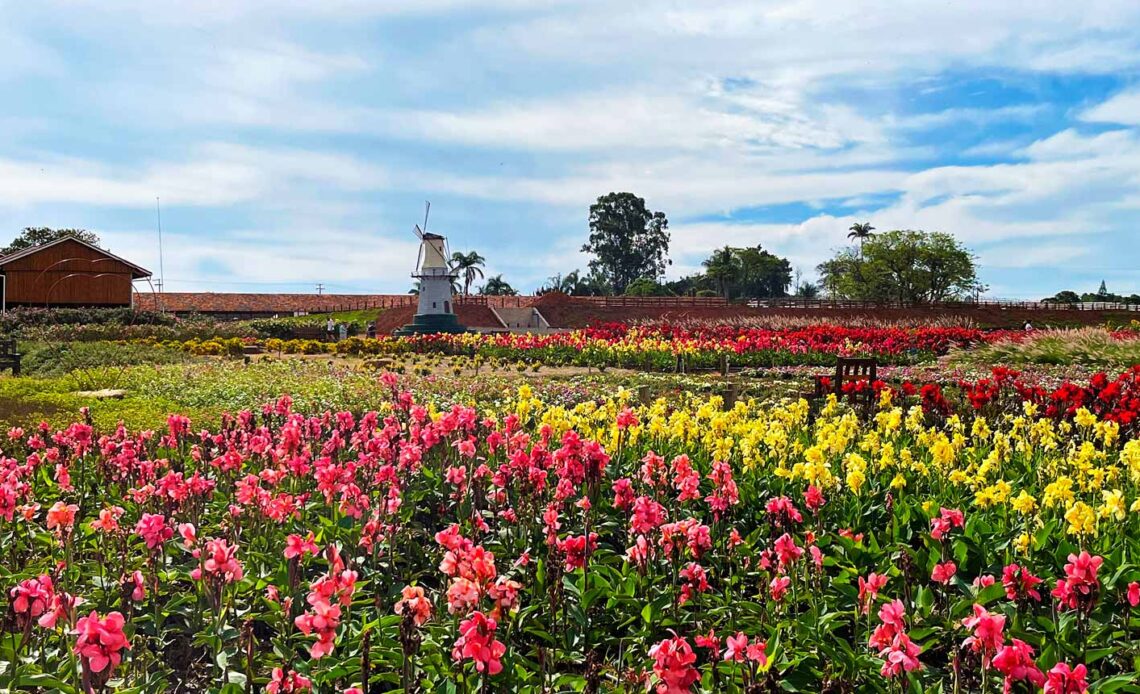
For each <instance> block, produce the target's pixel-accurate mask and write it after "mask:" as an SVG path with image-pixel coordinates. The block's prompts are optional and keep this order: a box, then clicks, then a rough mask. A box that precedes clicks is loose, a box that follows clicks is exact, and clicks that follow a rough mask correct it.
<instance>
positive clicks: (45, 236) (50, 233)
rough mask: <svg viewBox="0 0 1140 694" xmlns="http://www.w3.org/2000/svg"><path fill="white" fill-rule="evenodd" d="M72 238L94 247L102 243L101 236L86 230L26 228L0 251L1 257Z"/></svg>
mask: <svg viewBox="0 0 1140 694" xmlns="http://www.w3.org/2000/svg"><path fill="white" fill-rule="evenodd" d="M67 236H71V237H74V238H77V239H79V240H80V241H85V242H87V243H89V244H91V245H92V246H98V245H99V244H100V243H101V241H100V240H99V236H98V235H96V234H95V233H94V232H91V231H87V230H86V229H49V228H48V227H25V228H24V230H23V231H22V232H20V235H19V236H17V237H16V238H15V239H13V240H12V243H10V244H8V246H7V247H6V248H4V249H3V250H0V255H8V254H9V253H15V252H16V251H22V250H23V249H25V248H31V247H32V246H41V245H43V244H45V243H50V242H52V241H55V240H56V239H60V238H64V237H67Z"/></svg>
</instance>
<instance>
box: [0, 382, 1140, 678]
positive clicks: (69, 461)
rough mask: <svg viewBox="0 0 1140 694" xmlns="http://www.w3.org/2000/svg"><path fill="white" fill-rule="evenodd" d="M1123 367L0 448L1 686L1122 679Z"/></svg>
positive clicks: (1134, 662) (71, 438)
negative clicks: (859, 410) (853, 403)
mask: <svg viewBox="0 0 1140 694" xmlns="http://www.w3.org/2000/svg"><path fill="white" fill-rule="evenodd" d="M1138 378H1140V372H1138V371H1131V372H1128V373H1126V374H1123V375H1122V376H1121V377H1120V378H1118V379H1115V380H1113V379H1111V378H1109V377H1103V378H1102V377H1094V379H1093V382H1092V383H1090V384H1089V385H1088V386H1076V385H1072V384H1070V385H1069V386H1063V387H1062V388H1060V389H1057V390H1056V391H1050V392H1047V393H1046V392H1038V391H1036V390H1034V389H1033V388H1031V387H1029V386H1026V385H1025V384H1022V383H1021V382H1020V379H1019V377H1018V375H1017V374H1016V373H1013V372H1005V371H998V372H995V373H994V374H993V375H992V377H991V378H990V379H987V380H986V382H985V383H979V382H974V383H972V384H963V386H962V388H963V392H965V393H968V394H969V397H968V398H967V400H966V402H968V404H964V405H961V406H957V405H951V404H950V403H949V402H948V401H946V400H945V399H944V398H942V397H941V394H940V392H936V391H935V390H932V389H931V388H928V387H921V388H920V387H913V388H911V387H905V388H898V389H892V388H885V387H879V388H878V401H879V404H878V407H877V408H876V412H875V413H874V415H873V416H872V417H871V418H870V419H869V420H868V421H866V422H861V421H860V420H859V419H858V418H856V416H855V414H854V413H853V412H852V411H850V410H849V409H848V408H847V407H846V405H844V404H843V403H841V402H838V401H835V400H831V401H828V402H826V403H822V404H821V406H820V407H819V408H818V409H817V410H816V411H812V410H811V409H809V406H808V403H806V402H804V401H798V402H797V401H784V402H780V403H767V402H757V401H754V400H748V401H740V402H737V403H735V404H733V405H732V406H730V407H727V408H726V407H725V406H724V403H723V402H722V401H721V400H720V398H719V397H716V396H714V397H710V398H704V397H698V396H692V395H677V396H676V397H670V398H669V399H667V400H666V399H659V400H657V401H656V402H653V403H651V404H646V405H641V404H637V403H635V402H634V400H633V398H631V396H630V394H629V393H627V392H624V391H618V392H616V393H614V394H612V395H611V396H608V397H601V398H597V399H588V400H585V401H583V402H580V403H579V404H576V405H559V404H554V403H546V402H543V401H542V400H541V399H540V398H539V397H538V396H537V395H536V394H535V393H534V392H533V391H531V389H530V388H529V387H527V386H523V387H521V388H520V390H519V392H518V394H517V396H516V397H514V398H513V399H511V400H510V401H507V402H503V403H501V404H500V405H498V406H497V407H496V408H494V409H493V410H487V411H484V410H482V409H473V408H467V407H462V406H454V407H450V408H442V409H439V410H437V409H436V408H435V407H434V406H430V405H428V406H425V405H424V404H421V403H420V398H419V397H418V395H417V393H416V392H414V391H409V390H406V389H405V387H404V385H403V382H402V381H401V380H400V379H399V378H398V377H397V376H395V375H393V374H385V375H384V376H383V377H382V378H381V382H380V383H379V384H377V389H378V390H379V392H380V393H381V394H384V393H386V397H383V398H382V400H383V402H382V403H381V405H380V407H379V408H378V410H377V411H374V412H357V413H355V414H352V413H348V412H325V413H313V412H299V411H294V407H293V403H292V401H291V400H290V399H289V398H288V397H282V398H281V399H279V400H277V401H276V402H274V403H271V404H269V405H266V406H264V407H261V408H258V409H256V410H252V411H243V412H239V413H237V414H235V415H234V416H232V417H226V418H224V419H223V421H222V423H221V425H220V426H218V427H216V428H213V429H206V430H203V429H200V428H199V427H198V426H196V425H195V423H194V422H191V421H190V420H189V419H187V418H186V417H183V416H180V415H173V416H171V417H170V418H169V419H168V421H167V422H166V426H165V428H164V429H163V430H161V431H153V432H152V431H128V430H126V429H124V428H121V427H120V428H117V429H115V428H112V429H108V430H96V429H95V428H94V427H93V426H92V425H91V423H90V421H89V420H87V419H83V418H81V419H80V420H79V421H76V422H73V423H71V424H70V425H69V426H66V427H63V428H60V429H53V428H52V427H49V426H46V425H45V426H43V427H32V428H28V429H26V430H22V429H12V430H11V431H9V432H8V434H7V437H6V442H5V444H4V446H3V458H2V460H0V479H2V484H0V518H2V525H0V553H2V556H3V561H2V562H0V571H2V574H0V575H2V579H3V582H4V586H5V590H6V594H7V598H8V604H7V612H6V614H5V618H4V622H3V624H4V629H3V631H4V632H5V633H3V634H0V654H2V656H0V665H2V666H3V669H2V671H0V687H4V688H7V689H9V690H13V689H22V690H26V691H44V692H47V691H59V692H95V691H120V692H153V691H185V692H198V691H218V692H246V691H267V692H306V691H313V692H336V693H338V694H340V693H358V692H387V691H401V690H403V691H436V690H438V691H451V692H464V691H466V692H476V691H488V692H491V691H496V692H498V691H535V692H543V691H548V692H563V691H628V692H642V691H646V689H647V688H648V689H650V690H652V691H657V692H661V693H673V692H686V691H704V692H765V691H813V692H820V691H822V692H856V691H900V690H904V691H915V692H939V691H941V692H950V691H985V690H990V691H997V690H998V688H1000V687H1005V688H1006V690H1007V691H1038V690H1041V689H1044V690H1045V691H1046V692H1081V691H1086V690H1088V691H1100V692H1112V691H1138V688H1137V683H1136V681H1135V674H1134V673H1135V671H1136V670H1137V668H1138V665H1140V563H1138V562H1137V557H1138V555H1140V536H1138V535H1137V522H1138V521H1137V518H1138V515H1140V514H1138V511H1140V441H1137V440H1136V439H1134V438H1132V437H1133V435H1134V427H1133V425H1134V422H1133V421H1131V420H1127V419H1126V418H1125V417H1124V416H1122V412H1123V411H1131V410H1129V409H1128V408H1129V407H1131V401H1132V399H1134V398H1135V393H1136V381H1137V379H1138ZM995 382H996V383H997V385H994V383H995ZM1113 384H1116V385H1113ZM1060 391H1064V394H1061V395H1058V393H1059V392H1060ZM1106 395H1107V397H1106ZM1058 397H1060V398H1063V404H1064V407H1061V406H1059V404H1058V402H1059V401H1057V400H1056V398H1058Z"/></svg>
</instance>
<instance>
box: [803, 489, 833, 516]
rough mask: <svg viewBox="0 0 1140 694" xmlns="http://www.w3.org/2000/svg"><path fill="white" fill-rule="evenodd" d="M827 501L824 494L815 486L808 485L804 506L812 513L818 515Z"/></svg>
mask: <svg viewBox="0 0 1140 694" xmlns="http://www.w3.org/2000/svg"><path fill="white" fill-rule="evenodd" d="M825 503H827V501H826V500H825V499H824V498H823V492H821V491H820V490H819V487H816V486H815V485H808V488H807V491H805V492H804V506H807V507H808V510H809V511H811V512H812V513H818V512H819V510H820V509H821V508H823V505H824V504H825Z"/></svg>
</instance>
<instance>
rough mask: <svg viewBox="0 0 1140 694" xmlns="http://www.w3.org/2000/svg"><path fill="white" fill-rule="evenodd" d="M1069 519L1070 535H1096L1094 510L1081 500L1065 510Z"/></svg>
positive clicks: (1066, 517) (1066, 518)
mask: <svg viewBox="0 0 1140 694" xmlns="http://www.w3.org/2000/svg"><path fill="white" fill-rule="evenodd" d="M1065 520H1067V521H1069V534H1070V535H1096V511H1093V509H1092V506H1089V505H1088V504H1086V503H1085V502H1083V501H1078V502H1077V503H1075V504H1073V505H1072V506H1070V507H1069V510H1068V511H1066V512H1065Z"/></svg>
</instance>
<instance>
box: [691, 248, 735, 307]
mask: <svg viewBox="0 0 1140 694" xmlns="http://www.w3.org/2000/svg"><path fill="white" fill-rule="evenodd" d="M701 266H702V267H704V269H705V275H707V276H708V278H709V279H711V280H712V281H713V284H715V285H716V289H717V292H719V293H720V294H721V295H722V296H724V298H725V299H729V298H731V294H732V285H733V284H734V283H735V282H736V281H737V279H738V278H739V277H740V260H739V258H737V257H736V249H734V248H732V247H731V246H725V247H724V248H718V249H716V250H715V251H713V253H712V255H710V256H709V257H708V258H706V259H705V260H703V261H702V262H701Z"/></svg>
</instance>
